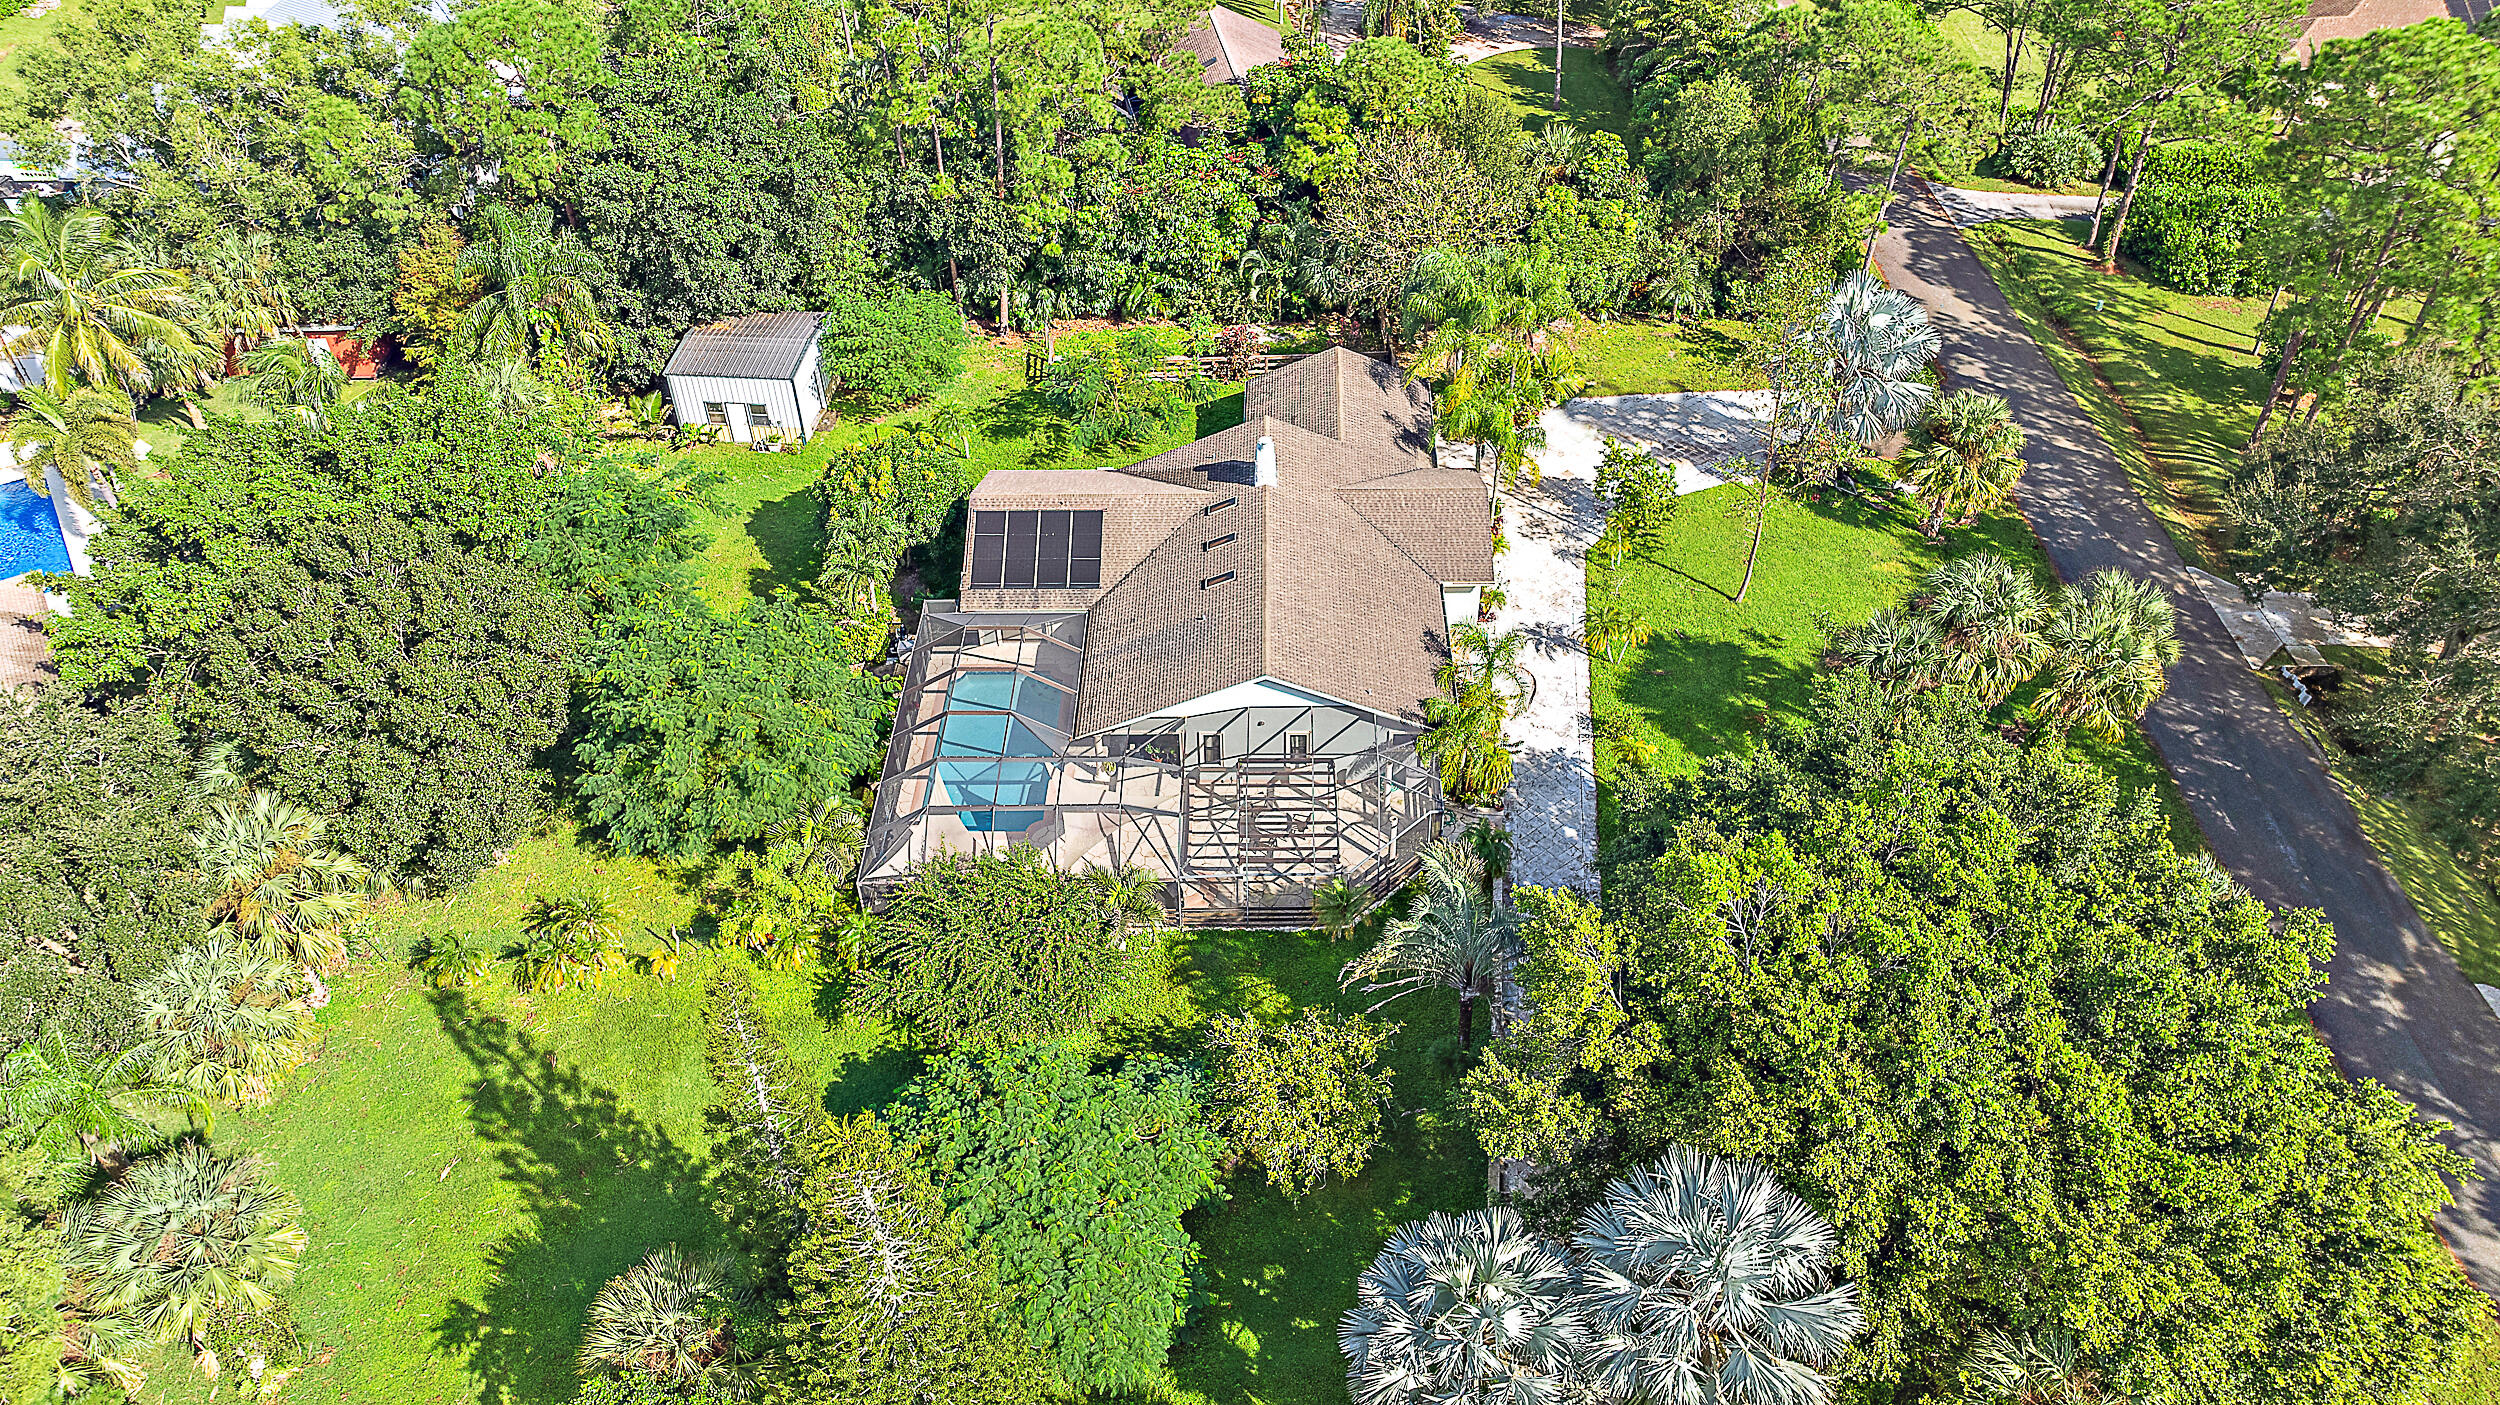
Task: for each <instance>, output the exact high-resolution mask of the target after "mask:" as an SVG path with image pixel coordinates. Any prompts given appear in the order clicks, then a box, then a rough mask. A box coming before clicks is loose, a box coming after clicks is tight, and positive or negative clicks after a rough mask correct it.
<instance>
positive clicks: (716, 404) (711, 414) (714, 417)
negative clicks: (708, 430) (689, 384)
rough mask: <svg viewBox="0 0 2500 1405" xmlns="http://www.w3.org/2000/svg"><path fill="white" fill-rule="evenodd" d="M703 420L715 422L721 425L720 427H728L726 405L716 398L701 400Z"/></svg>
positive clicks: (707, 422) (706, 422)
mask: <svg viewBox="0 0 2500 1405" xmlns="http://www.w3.org/2000/svg"><path fill="white" fill-rule="evenodd" d="M703 422H704V423H705V424H716V425H719V426H721V427H722V428H724V429H726V428H728V427H729V407H728V406H727V405H724V404H722V403H721V402H720V401H718V400H706V401H704V402H703Z"/></svg>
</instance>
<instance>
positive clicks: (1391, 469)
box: [963, 349, 1493, 733]
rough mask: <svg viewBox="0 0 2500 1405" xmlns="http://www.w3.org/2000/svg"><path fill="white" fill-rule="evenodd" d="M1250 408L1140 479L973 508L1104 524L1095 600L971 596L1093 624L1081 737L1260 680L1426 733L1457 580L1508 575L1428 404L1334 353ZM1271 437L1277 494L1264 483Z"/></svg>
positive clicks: (1030, 489)
mask: <svg viewBox="0 0 2500 1405" xmlns="http://www.w3.org/2000/svg"><path fill="white" fill-rule="evenodd" d="M1244 399H1245V404H1246V407H1247V409H1248V411H1249V414H1248V417H1247V419H1246V420H1245V421H1244V422H1243V423H1242V424H1240V425H1237V426H1235V427H1234V428H1231V429H1227V430H1222V431H1219V432H1218V433H1215V434H1211V435H1208V436H1207V437H1206V438H1204V439H1200V440H1198V441H1196V442H1194V443H1191V444H1185V445H1183V446H1181V447H1180V448H1177V449H1174V450H1172V451H1171V452H1169V453H1165V454H1158V455H1156V456H1155V457H1154V458H1151V459H1148V460H1146V461H1145V462H1143V463H1139V464H1135V465H1132V466H1131V467H1128V468H1125V469H1120V470H1117V471H1114V472H1098V471H1092V470H1075V471H1059V472H1048V473H1043V472H1001V473H993V474H991V475H989V476H988V477H987V478H985V479H983V480H982V482H981V484H980V486H979V487H978V488H977V489H976V490H975V491H974V493H973V504H972V505H973V507H974V508H975V509H976V510H979V509H983V508H989V509H995V508H999V507H1005V506H1008V505H1011V504H1012V505H1013V506H1015V507H1018V508H1024V507H1096V506H1099V507H1101V508H1102V509H1103V513H1104V516H1103V584H1104V587H1105V588H1104V589H1103V590H1102V592H1101V593H1100V594H1099V595H1098V596H1095V595H1092V593H1090V592H1084V591H978V592H976V591H972V590H970V589H966V590H965V591H964V592H963V596H964V605H965V608H968V609H981V610H990V609H1080V608H1081V609H1084V610H1086V612H1087V621H1086V647H1085V665H1084V670H1085V671H1084V678H1083V682H1082V684H1081V686H1080V688H1079V690H1078V695H1077V707H1078V717H1077V727H1078V730H1079V731H1080V732H1084V733H1091V732H1098V731H1103V730H1107V729H1109V728H1112V727H1116V726H1119V725H1120V724H1122V723H1124V722H1129V721H1133V720H1135V719H1137V718H1141V717H1146V716H1150V715H1153V714H1154V713H1156V712H1158V711H1161V710H1163V709H1167V708H1170V707H1173V706H1176V705H1178V704H1181V703H1185V702H1188V701H1189V700H1190V699H1192V698H1197V697H1203V696H1205V695H1206V694H1208V693H1212V692H1215V691H1217V690H1218V689H1221V688H1227V687H1231V686H1233V685H1235V684H1238V683H1245V682H1249V681H1250V680H1252V679H1256V678H1261V677H1272V678H1275V679H1277V680H1279V681H1280V682H1284V683H1288V684H1291V685H1293V686H1295V687H1298V688H1302V689H1305V690H1307V691H1310V692H1314V693H1318V694H1321V695H1323V696H1327V697H1332V698H1337V699H1339V700H1341V701H1344V702H1348V703H1353V704H1356V705H1358V706H1362V707H1368V708H1374V709H1377V710H1378V711H1381V712H1383V713H1387V714H1390V715H1392V716H1402V717H1407V718H1410V719H1411V718H1418V717H1420V715H1421V710H1422V702H1423V699H1424V698H1426V697H1428V696H1430V695H1431V694H1432V692H1433V682H1432V672H1433V669H1434V667H1435V665H1436V664H1437V663H1438V662H1439V660H1440V658H1441V655H1442V653H1443V651H1444V649H1445V648H1446V641H1445V640H1444V639H1443V637H1442V636H1443V633H1444V630H1445V623H1444V617H1443V613H1442V599H1441V587H1442V584H1443V583H1445V582H1446V583H1449V584H1453V585H1480V584H1484V583H1486V582H1489V581H1491V580H1492V578H1493V566H1492V561H1493V548H1492V516H1491V510H1490V507H1489V505H1488V502H1487V497H1486V492H1485V488H1484V483H1483V480H1482V479H1480V478H1478V477H1477V476H1476V475H1475V474H1474V473H1472V472H1469V471H1467V470H1464V469H1443V468H1440V467H1438V466H1437V465H1436V464H1435V463H1434V462H1433V456H1432V405H1431V396H1430V395H1429V393H1428V392H1425V391H1423V390H1421V389H1420V388H1418V387H1413V386H1408V385H1406V384H1405V383H1404V382H1403V381H1402V379H1401V378H1400V377H1399V375H1398V373H1397V371H1396V370H1395V369H1394V368H1392V367H1389V366H1386V365H1383V364H1382V363H1380V362H1377V361H1373V360H1371V359H1369V358H1368V357H1362V356H1357V355H1354V354H1353V353H1351V352H1348V351H1344V350H1342V349H1339V350H1332V351H1326V352H1322V353H1320V354H1319V355H1317V356H1311V357H1306V358H1304V359H1303V360H1301V361H1297V362H1295V363H1293V364H1291V365H1289V366H1287V367H1285V368H1283V369H1282V370H1279V371H1277V372H1275V373H1273V374H1271V375H1268V376H1263V377H1261V378H1259V379H1258V380H1255V381H1252V382H1251V383H1250V387H1249V391H1248V393H1247V394H1246V395H1245V397H1244ZM1262 437H1264V438H1267V439H1269V440H1270V441H1271V442H1272V443H1273V445H1274V448H1275V454H1276V484H1275V486H1273V487H1271V488H1259V487H1256V486H1254V485H1253V482H1252V479H1253V476H1254V473H1255V458H1256V453H1257V448H1258V442H1259V440H1260V439H1261V438H1262ZM1228 499H1229V500H1230V501H1231V503H1232V506H1231V507H1229V508H1225V509H1223V510H1220V511H1214V512H1212V513H1210V511H1209V510H1210V509H1214V508H1218V507H1219V506H1220V505H1221V504H1223V503H1224V502H1225V501H1226V500H1228ZM1227 536H1230V538H1231V540H1229V541H1225V540H1222V539H1223V538H1225V537H1227ZM1115 542H1116V543H1119V544H1118V545H1115ZM969 570H970V563H969V561H967V563H966V571H967V575H966V577H965V584H966V585H967V586H968V585H969V581H970V577H969ZM1227 572H1229V573H1230V576H1229V578H1224V579H1218V578H1219V577H1225V576H1226V573H1227Z"/></svg>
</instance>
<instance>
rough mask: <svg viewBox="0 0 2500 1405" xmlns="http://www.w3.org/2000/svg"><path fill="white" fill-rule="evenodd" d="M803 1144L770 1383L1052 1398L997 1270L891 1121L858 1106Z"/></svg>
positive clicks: (942, 1398)
mask: <svg viewBox="0 0 2500 1405" xmlns="http://www.w3.org/2000/svg"><path fill="white" fill-rule="evenodd" d="M809 1150H810V1156H809V1160H810V1168H809V1171H808V1174H807V1183H806V1194H805V1197H804V1199H803V1201H802V1203H801V1207H800V1211H801V1214H802V1215H803V1216H804V1217H805V1219H806V1222H807V1232H806V1233H805V1234H804V1235H803V1236H802V1237H801V1238H800V1239H799V1241H798V1243H797V1245H796V1246H795V1247H794V1248H793V1249H792V1250H791V1253H790V1260H789V1280H790V1290H791V1293H792V1295H793V1299H794V1300H793V1302H792V1303H791V1305H790V1307H789V1308H788V1309H787V1310H786V1316H787V1322H786V1324H785V1327H784V1331H783V1342H784V1346H783V1354H782V1365H781V1368H780V1371H779V1373H778V1377H777V1379H776V1381H775V1385H776V1386H777V1387H778V1389H779V1393H780V1394H781V1395H782V1396H783V1397H784V1398H786V1399H790V1400H841V1401H845V1402H849V1405H1020V1403H1021V1402H1041V1401H1045V1400H1049V1399H1053V1398H1055V1396H1056V1391H1055V1389H1054V1388H1053V1383H1052V1382H1051V1380H1050V1377H1049V1372H1048V1368H1047V1367H1046V1366H1045V1365H1044V1364H1043V1361H1042V1358H1041V1356H1040V1354H1039V1353H1038V1352H1036V1351H1035V1350H1034V1348H1033V1346H1032V1344H1031V1343H1030V1342H1029V1341H1028V1340H1027V1339H1026V1337H1025V1333H1024V1329H1023V1327H1022V1326H1021V1325H1020V1324H1019V1323H1018V1322H1017V1320H1016V1318H1015V1316H1014V1314H1013V1312H1012V1311H1011V1309H1010V1307H1009V1305H1008V1302H1007V1299H1006V1295H1005V1294H1004V1293H1002V1292H1001V1291H1000V1290H999V1287H998V1282H997V1279H996V1278H995V1277H993V1276H992V1274H991V1273H990V1271H989V1267H988V1265H986V1264H985V1263H983V1262H982V1261H981V1259H980V1258H979V1257H978V1256H976V1254H975V1253H974V1252H973V1250H972V1248H971V1246H970V1245H969V1244H968V1243H967V1242H966V1240H965V1238H964V1234H963V1231H962V1229H961V1227H960V1226H958V1225H957V1224H956V1223H955V1221H954V1220H953V1219H952V1218H950V1217H949V1216H948V1214H947V1212H946V1202H945V1201H944V1200H943V1199H941V1198H939V1196H938V1193H937V1188H936V1187H935V1186H934V1185H932V1184H931V1183H930V1181H929V1177H928V1175H927V1173H926V1172H924V1171H922V1170H921V1169H920V1168H919V1167H918V1166H917V1165H915V1164H914V1163H913V1161H912V1158H911V1157H910V1155H909V1154H908V1152H907V1150H906V1149H905V1148H904V1147H902V1146H899V1145H897V1144H896V1142H895V1140H894V1134H893V1132H892V1131H891V1130H889V1129H888V1128H887V1127H886V1126H885V1124H883V1123H881V1122H879V1121H878V1120H877V1119H876V1118H874V1117H870V1116H866V1115H862V1116H859V1117H854V1118H850V1119H848V1120H845V1121H840V1122H835V1123H832V1124H830V1125H828V1126H826V1127H825V1128H824V1129H823V1131H821V1132H820V1133H819V1134H818V1136H817V1139H816V1141H815V1142H814V1144H813V1145H812V1146H811V1147H810V1149H809Z"/></svg>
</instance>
